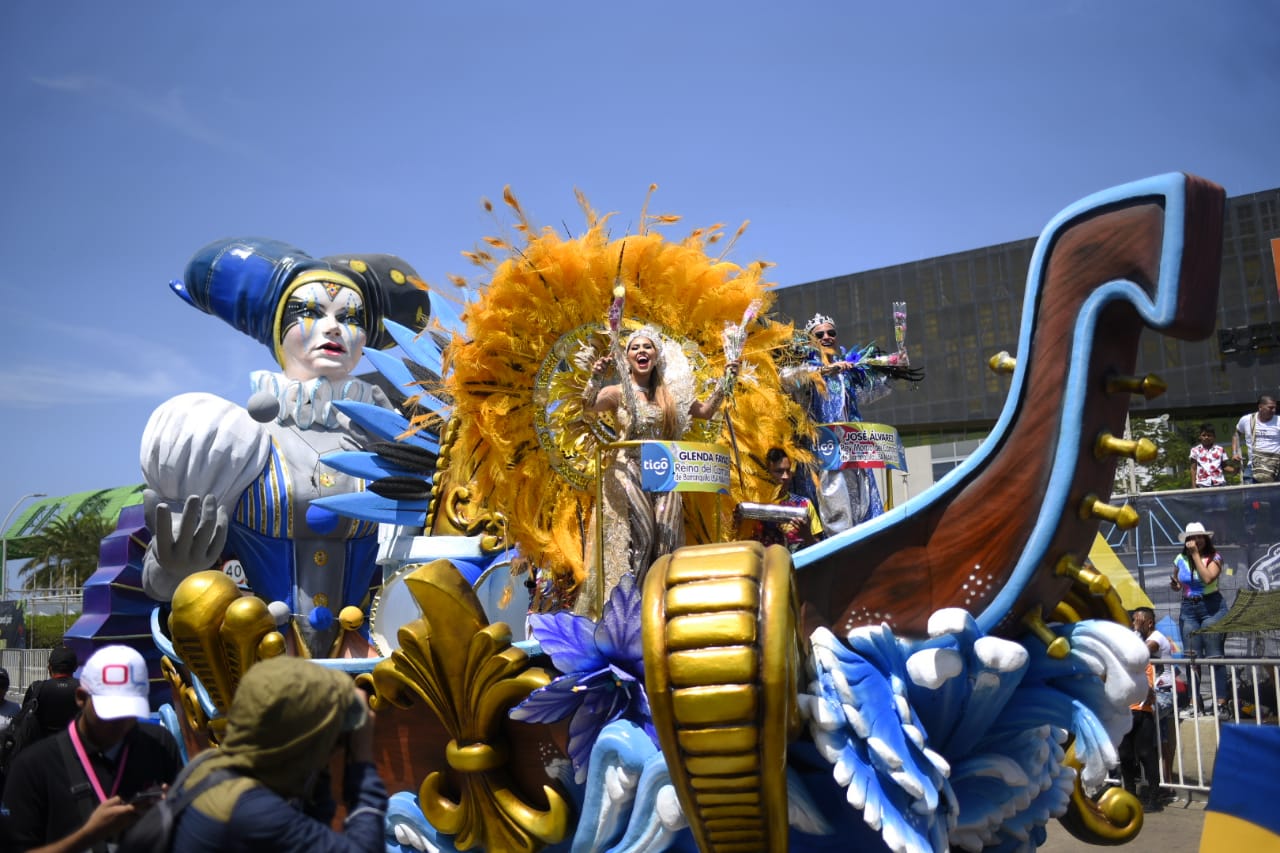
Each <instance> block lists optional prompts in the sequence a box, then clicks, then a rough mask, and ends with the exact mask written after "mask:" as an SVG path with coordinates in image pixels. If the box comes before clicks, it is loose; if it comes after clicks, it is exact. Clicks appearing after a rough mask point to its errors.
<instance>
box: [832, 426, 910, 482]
mask: <svg viewBox="0 0 1280 853" xmlns="http://www.w3.org/2000/svg"><path fill="white" fill-rule="evenodd" d="M815 450H816V452H817V456H818V461H819V462H820V463H821V465H822V469H823V470H824V471H839V470H841V469H843V468H892V469H894V470H895V471H906V470H907V456H906V453H905V452H904V451H903V449H902V439H901V438H899V437H898V431H897V430H896V429H894V428H893V427H891V426H888V425H886V424H869V423H859V422H849V423H838V424H819V425H818V444H817V446H816V448H815Z"/></svg>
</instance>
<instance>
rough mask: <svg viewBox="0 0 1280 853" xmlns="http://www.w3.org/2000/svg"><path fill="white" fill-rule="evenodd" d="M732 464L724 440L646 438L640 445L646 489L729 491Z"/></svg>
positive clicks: (643, 486) (653, 490) (648, 490)
mask: <svg viewBox="0 0 1280 853" xmlns="http://www.w3.org/2000/svg"><path fill="white" fill-rule="evenodd" d="M731 465H732V460H731V459H730V457H729V448H728V447H725V446H724V445H723V444H703V443H700V442H695V441H646V442H645V443H644V444H642V445H640V487H641V488H642V489H644V490H645V491H646V492H722V493H727V492H728V491H729V482H730V480H729V474H730V466H731Z"/></svg>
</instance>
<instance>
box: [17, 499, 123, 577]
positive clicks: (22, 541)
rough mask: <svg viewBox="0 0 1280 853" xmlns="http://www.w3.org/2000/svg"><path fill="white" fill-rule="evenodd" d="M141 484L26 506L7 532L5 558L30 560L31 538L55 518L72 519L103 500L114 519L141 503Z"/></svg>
mask: <svg viewBox="0 0 1280 853" xmlns="http://www.w3.org/2000/svg"><path fill="white" fill-rule="evenodd" d="M142 489H143V486H142V484H141V483H139V484H137V485H136V486H118V487H116V488H114V489H97V490H94V491H89V492H77V493H75V494H74V495H62V496H61V497H46V498H41V499H40V500H38V501H36V502H34V503H32V504H30V505H29V506H27V507H26V508H25V509H24V510H23V511H22V513H21V514H20V515H19V516H18V517H17V518H16V519H15V520H14V522H13V524H11V525H10V526H9V529H8V530H6V531H4V535H3V538H4V539H5V540H7V542H6V546H5V548H6V555H7V557H8V559H10V560H22V559H29V558H31V557H33V556H34V555H33V554H32V553H31V551H30V540H31V537H33V536H35V535H36V534H38V533H39V532H40V531H41V530H43V529H44V528H45V526H46V525H48V524H50V523H52V522H53V520H54V519H56V518H63V517H72V516H74V515H75V514H76V513H77V512H79V511H80V510H81V509H82V508H83V507H84V506H85V505H86V504H88V503H90V502H91V501H94V500H98V499H101V500H102V501H103V505H102V513H103V514H104V515H106V516H107V517H109V518H113V519H114V518H115V517H116V516H118V515H119V514H120V510H122V509H124V508H125V507H127V506H133V505H135V504H140V503H142Z"/></svg>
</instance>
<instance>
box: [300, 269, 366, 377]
mask: <svg viewBox="0 0 1280 853" xmlns="http://www.w3.org/2000/svg"><path fill="white" fill-rule="evenodd" d="M364 316H365V315H364V300H363V299H361V298H360V294H359V293H357V292H356V291H354V290H352V289H351V288H349V287H343V286H342V285H340V284H334V283H332V282H325V281H312V282H308V283H306V284H304V285H302V286H301V287H299V288H298V289H297V290H295V291H294V292H293V293H292V294H290V295H289V301H288V302H287V303H286V304H285V309H284V314H283V316H282V317H281V320H280V328H281V335H282V337H281V340H280V349H281V352H282V353H283V361H284V364H283V367H284V374H285V376H288V377H289V378H290V379H300V380H303V381H306V380H309V379H315V378H317V377H320V376H323V377H325V378H327V379H330V380H337V379H343V378H345V377H347V376H348V375H350V373H351V371H353V370H355V368H356V365H357V364H358V363H359V362H360V356H361V355H363V353H364V343H365V338H366V333H365V325H364V324H365V318H364Z"/></svg>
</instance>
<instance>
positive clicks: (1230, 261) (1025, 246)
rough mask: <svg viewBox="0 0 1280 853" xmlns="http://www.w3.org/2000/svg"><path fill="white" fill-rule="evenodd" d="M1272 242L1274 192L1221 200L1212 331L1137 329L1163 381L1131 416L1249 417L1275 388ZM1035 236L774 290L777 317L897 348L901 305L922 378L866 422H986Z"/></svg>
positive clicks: (1277, 357)
mask: <svg viewBox="0 0 1280 853" xmlns="http://www.w3.org/2000/svg"><path fill="white" fill-rule="evenodd" d="M1273 239H1280V188H1277V189H1273V190H1266V191H1263V192H1258V193H1253V194H1251V195H1245V196H1237V197H1235V198H1231V199H1228V201H1227V216H1226V220H1225V228H1224V239H1223V259H1222V272H1221V283H1220V296H1219V304H1218V332H1217V334H1216V335H1215V336H1214V337H1211V338H1209V339H1208V340H1205V341H1196V342H1186V341H1178V340H1174V339H1172V338H1168V337H1164V336H1163V335H1158V334H1156V333H1153V332H1148V333H1146V334H1144V336H1143V343H1142V348H1141V355H1140V357H1139V369H1140V370H1141V371H1143V372H1147V373H1155V374H1157V375H1159V376H1160V377H1161V378H1162V379H1164V380H1165V381H1166V382H1167V383H1168V384H1169V391H1168V393H1167V394H1165V395H1164V396H1163V397H1159V398H1157V399H1155V400H1153V401H1150V402H1147V401H1145V400H1143V399H1142V398H1140V397H1139V398H1137V399H1136V400H1135V401H1134V404H1133V408H1134V410H1135V415H1138V414H1143V415H1146V414H1148V413H1149V414H1150V415H1154V414H1160V413H1163V412H1173V413H1174V414H1175V416H1176V415H1180V414H1192V413H1195V414H1203V415H1205V416H1210V415H1214V414H1229V413H1233V412H1235V411H1237V410H1238V411H1239V413H1240V414H1245V413H1246V412H1248V411H1251V410H1252V409H1253V407H1254V401H1255V400H1256V399H1257V397H1258V396H1259V395H1260V394H1272V395H1280V293H1278V292H1277V279H1276V270H1275V266H1274V263H1273V260H1272V248H1271V240H1273ZM1034 247H1035V240H1034V238H1033V239H1027V240H1020V241H1017V242H1013V243H1004V244H1001V245H997V246H988V247H986V248H981V249H974V250H971V251H968V252H960V253H957V254H953V255H944V256H941V257H937V258H928V259H925V260H921V261H915V262H912V263H906V264H898V265H896V266H891V267H884V268H881V269H875V270H868V271H867V272H860V273H852V274H849V275H843V276H839V277H837V278H830V279H823V280H821V281H815V282H810V283H808V284H799V285H795V286H792V287H787V288H783V289H781V290H779V291H778V305H777V308H776V310H777V312H778V313H779V314H781V315H782V316H783V317H786V318H790V319H793V320H794V321H795V322H796V325H797V326H803V325H804V323H805V321H807V320H808V319H809V318H810V317H812V316H813V315H814V314H815V313H817V312H821V313H824V314H829V315H831V316H832V317H833V318H834V319H835V321H836V323H837V326H838V328H839V331H840V340H841V343H842V344H844V345H845V346H851V345H861V344H865V343H866V342H868V341H875V342H877V343H878V344H879V345H880V346H881V347H882V348H884V349H892V348H893V320H892V310H893V303H894V302H895V301H905V302H906V303H907V324H908V327H907V346H908V348H909V349H910V352H911V359H912V363H913V364H917V365H921V366H923V367H924V368H925V370H926V379H925V381H924V382H922V383H920V385H919V386H918V387H916V388H915V389H912V390H899V391H897V392H896V393H894V394H891V395H889V396H888V397H885V398H884V399H882V400H879V401H877V402H875V403H872V404H870V405H869V406H867V407H866V409H865V410H864V411H863V413H862V414H863V417H864V418H866V419H867V420H872V421H877V422H883V423H889V424H893V425H895V426H896V427H898V429H899V430H900V431H902V432H903V433H904V434H912V433H917V434H918V433H928V432H945V431H951V430H962V429H973V428H981V427H989V426H990V425H991V424H994V423H995V421H996V419H997V418H998V417H999V414H1000V409H1001V408H1002V407H1003V405H1004V401H1005V394H1006V390H1007V388H1008V378H1007V377H1003V376H997V375H996V374H994V373H992V372H991V371H990V370H989V369H988V367H987V359H988V358H990V357H991V356H992V355H994V354H995V353H997V352H999V351H1000V350H1008V351H1009V352H1010V353H1012V354H1016V353H1017V348H1018V326H1019V323H1020V321H1021V319H1022V300H1023V296H1024V292H1025V288H1026V276H1027V267H1028V265H1029V264H1030V263H1031V254H1032V251H1033V249H1034Z"/></svg>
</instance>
